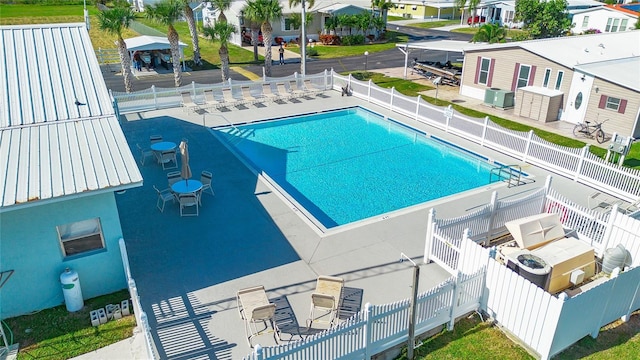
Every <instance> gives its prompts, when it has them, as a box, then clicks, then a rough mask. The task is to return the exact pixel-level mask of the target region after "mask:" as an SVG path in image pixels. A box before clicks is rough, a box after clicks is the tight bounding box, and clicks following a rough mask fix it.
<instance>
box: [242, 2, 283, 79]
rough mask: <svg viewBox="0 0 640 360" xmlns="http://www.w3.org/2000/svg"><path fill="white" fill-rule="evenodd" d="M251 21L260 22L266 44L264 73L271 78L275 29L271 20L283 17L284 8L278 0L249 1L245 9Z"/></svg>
mask: <svg viewBox="0 0 640 360" xmlns="http://www.w3.org/2000/svg"><path fill="white" fill-rule="evenodd" d="M245 14H246V15H247V17H248V18H249V19H253V21H257V22H260V24H261V25H260V29H261V30H262V41H263V42H264V50H265V51H264V73H265V75H266V76H271V36H272V33H273V28H272V27H271V22H270V20H272V19H279V18H280V17H282V7H281V6H280V2H279V1H278V0H249V1H247V7H246V8H245Z"/></svg>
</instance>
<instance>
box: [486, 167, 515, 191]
mask: <svg viewBox="0 0 640 360" xmlns="http://www.w3.org/2000/svg"><path fill="white" fill-rule="evenodd" d="M494 175H495V176H496V180H495V181H500V180H505V181H506V182H507V184H508V187H512V186H518V185H520V184H522V181H521V176H522V168H521V167H520V165H502V166H498V167H495V168H493V169H491V172H490V173H489V183H490V184H491V183H492V182H494V179H493V177H494Z"/></svg>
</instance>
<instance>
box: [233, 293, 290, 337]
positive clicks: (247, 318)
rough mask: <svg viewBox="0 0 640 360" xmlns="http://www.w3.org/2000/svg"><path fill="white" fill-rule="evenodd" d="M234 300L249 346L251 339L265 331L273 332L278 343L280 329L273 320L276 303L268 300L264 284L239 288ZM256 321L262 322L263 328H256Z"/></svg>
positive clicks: (265, 332)
mask: <svg viewBox="0 0 640 360" xmlns="http://www.w3.org/2000/svg"><path fill="white" fill-rule="evenodd" d="M236 301H237V302H238V312H239V313H240V318H241V319H242V320H244V332H245V335H246V336H247V342H248V343H249V346H251V347H253V343H252V342H251V339H253V338H254V337H256V336H259V335H262V334H267V333H273V336H274V338H275V340H276V343H280V330H279V329H278V325H277V324H276V320H275V313H276V304H272V303H270V302H269V298H267V293H266V292H265V291H264V286H254V287H250V288H246V289H242V290H239V291H238V292H237V293H236ZM258 323H262V324H263V326H264V329H263V330H258V327H257V324H258Z"/></svg>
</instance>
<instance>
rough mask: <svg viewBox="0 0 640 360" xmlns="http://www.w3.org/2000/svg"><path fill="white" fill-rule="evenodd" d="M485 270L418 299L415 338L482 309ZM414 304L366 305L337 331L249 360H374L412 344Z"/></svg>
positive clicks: (266, 351)
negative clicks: (411, 317)
mask: <svg viewBox="0 0 640 360" xmlns="http://www.w3.org/2000/svg"><path fill="white" fill-rule="evenodd" d="M484 278H485V267H484V266H482V267H480V268H477V269H476V271H475V272H474V273H470V274H458V276H455V277H451V278H450V279H449V280H447V281H445V282H443V283H441V284H440V285H438V286H436V287H435V288H432V289H431V290H429V291H427V292H424V293H422V294H420V295H419V296H418V300H417V302H416V304H417V305H416V314H417V316H416V327H415V334H416V335H417V336H419V335H420V334H424V333H426V332H427V331H429V330H432V329H435V328H437V327H439V326H442V325H444V324H448V327H449V329H453V324H454V321H455V319H456V317H459V316H462V315H464V314H467V313H469V312H471V311H475V310H477V309H478V307H479V305H480V299H481V295H482V292H483V288H484ZM409 305H410V304H409V300H408V299H406V300H403V301H399V302H395V303H391V304H386V305H371V304H366V305H365V309H364V310H362V311H360V312H358V313H356V314H354V315H353V316H352V317H351V318H349V319H348V320H346V321H344V322H342V323H340V324H339V325H338V326H336V327H333V328H330V329H327V330H325V331H323V332H321V333H319V334H316V335H314V336H313V337H310V338H307V339H305V340H304V341H298V342H294V343H289V344H286V345H280V346H272V347H265V348H262V347H259V346H256V348H255V351H254V352H253V353H252V354H250V355H248V356H247V357H245V358H244V359H246V360H258V359H370V358H371V356H373V355H375V354H377V353H380V352H383V351H385V350H387V349H390V348H392V347H394V346H396V345H398V344H404V343H406V342H407V341H408V330H409Z"/></svg>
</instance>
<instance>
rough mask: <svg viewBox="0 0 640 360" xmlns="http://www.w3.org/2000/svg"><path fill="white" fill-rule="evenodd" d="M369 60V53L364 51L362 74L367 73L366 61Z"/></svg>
mask: <svg viewBox="0 0 640 360" xmlns="http://www.w3.org/2000/svg"><path fill="white" fill-rule="evenodd" d="M368 59H369V52H368V51H365V52H364V72H367V61H368Z"/></svg>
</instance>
